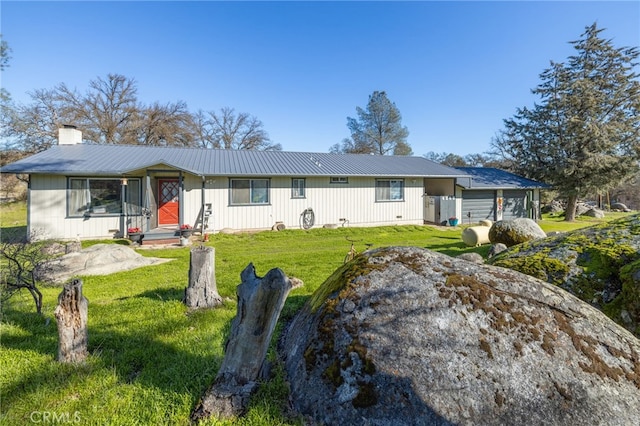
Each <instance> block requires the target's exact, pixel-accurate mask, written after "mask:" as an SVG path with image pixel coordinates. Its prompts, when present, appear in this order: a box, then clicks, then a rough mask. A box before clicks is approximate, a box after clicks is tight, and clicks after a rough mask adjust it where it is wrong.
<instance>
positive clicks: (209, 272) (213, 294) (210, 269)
mask: <svg viewBox="0 0 640 426" xmlns="http://www.w3.org/2000/svg"><path fill="white" fill-rule="evenodd" d="M184 302H185V304H186V305H187V306H188V307H190V308H211V307H215V306H219V305H221V304H222V297H220V295H219V294H218V288H217V286H216V267H215V250H214V248H213V247H205V246H199V247H195V248H192V249H191V258H190V263H189V286H188V287H187V288H186V290H185V292H184Z"/></svg>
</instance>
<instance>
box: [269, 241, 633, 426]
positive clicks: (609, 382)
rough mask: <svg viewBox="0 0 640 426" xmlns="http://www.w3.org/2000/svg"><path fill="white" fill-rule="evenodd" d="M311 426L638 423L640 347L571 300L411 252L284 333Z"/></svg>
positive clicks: (383, 257)
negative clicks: (317, 425) (313, 425)
mask: <svg viewBox="0 0 640 426" xmlns="http://www.w3.org/2000/svg"><path fill="white" fill-rule="evenodd" d="M278 351H279V354H280V356H281V357H282V359H283V363H284V368H285V371H286V378H287V381H288V382H289V385H290V390H291V392H290V401H291V404H292V407H293V408H294V409H295V410H296V411H297V412H298V413H300V414H302V415H303V416H304V418H305V423H308V424H326V425H356V424H357V425H393V426H397V425H523V424H528V425H538V424H544V425H563V426H564V425H569V424H570V425H589V426H590V425H594V424H619V425H623V424H636V422H637V420H638V419H639V418H640V340H638V339H637V338H635V337H634V336H633V335H632V334H631V333H629V332H628V331H626V330H625V329H624V328H622V327H620V326H619V325H617V324H615V323H614V322H613V321H611V320H610V319H609V318H607V317H606V316H605V315H604V314H602V312H600V311H598V310H597V309H594V308H593V307H591V306H589V305H588V304H586V303H584V302H582V301H581V300H579V299H578V298H576V297H574V296H572V295H571V294H569V293H568V292H566V291H564V290H562V289H560V288H558V287H556V286H553V285H551V284H548V283H546V282H544V281H541V280H538V279H536V278H533V277H530V276H527V275H525V274H521V273H519V272H515V271H511V270H507V269H503V268H497V267H493V266H487V265H480V264H475V263H472V262H468V261H465V260H462V259H458V258H451V257H449V256H446V255H443V254H440V253H434V252H431V251H429V250H425V249H420V248H415V247H390V248H381V249H378V250H372V251H368V252H366V253H364V254H362V255H360V256H359V257H357V258H356V259H354V260H353V261H352V262H350V263H348V264H346V265H344V266H342V267H341V268H340V269H338V270H337V271H336V272H335V273H334V274H333V275H332V276H331V277H330V278H329V279H328V280H327V281H326V282H325V283H324V284H323V285H322V286H321V287H320V288H319V289H318V290H317V291H316V292H315V293H314V295H313V296H312V297H311V299H310V300H309V301H308V302H307V304H306V305H305V306H304V307H303V308H302V310H301V311H300V312H299V313H298V314H297V315H296V317H295V318H294V319H293V320H292V321H291V323H290V324H288V326H287V327H286V329H285V330H284V331H283V333H282V337H281V341H280V344H279V347H278Z"/></svg>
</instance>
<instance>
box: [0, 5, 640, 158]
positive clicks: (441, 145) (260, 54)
mask: <svg viewBox="0 0 640 426" xmlns="http://www.w3.org/2000/svg"><path fill="white" fill-rule="evenodd" d="M0 7H1V9H0V12H1V26H2V28H1V30H2V34H3V38H4V40H6V41H7V42H8V43H9V46H10V47H11V49H12V50H13V51H12V54H11V56H12V59H11V61H10V66H9V68H8V69H6V70H5V71H4V72H3V75H2V87H4V88H5V89H7V90H8V91H9V92H10V93H11V95H12V97H13V99H14V100H15V101H17V102H23V103H24V102H29V96H28V92H29V91H33V90H35V89H51V88H53V87H54V86H56V85H57V84H59V83H62V82H64V83H66V84H67V85H68V86H69V87H75V88H77V89H78V90H79V91H81V92H84V91H86V90H87V88H88V83H89V81H90V80H94V79H96V78H97V77H102V78H104V77H106V76H107V74H109V73H118V74H122V75H125V76H127V77H129V78H133V79H135V80H136V82H137V87H138V97H139V100H140V101H141V102H143V103H152V102H155V101H159V102H162V103H165V102H176V101H179V100H181V101H184V102H186V103H187V105H188V108H189V110H190V111H192V112H195V111H197V110H204V111H212V110H213V111H219V110H220V108H222V107H231V108H234V109H235V110H236V111H238V112H247V113H249V114H251V115H254V116H256V117H258V118H259V119H260V120H261V121H262V122H263V124H264V128H265V130H266V131H267V132H268V133H269V136H270V138H271V139H272V141H274V142H277V143H280V144H281V145H282V147H283V149H284V150H288V151H313V152H326V151H328V149H329V147H330V146H331V145H333V144H335V143H339V142H340V141H341V140H342V139H343V138H345V137H348V136H349V131H348V129H347V126H346V122H347V117H348V116H350V117H356V107H357V106H360V107H365V106H366V104H367V101H368V97H369V95H370V94H371V93H372V92H373V91H375V90H381V91H382V90H384V91H386V92H387V96H388V97H389V99H390V100H391V101H392V102H394V103H395V104H396V106H397V107H398V108H399V110H400V112H401V114H402V122H403V124H404V125H405V126H407V127H408V129H409V138H408V142H409V144H410V145H411V147H412V148H413V152H414V154H415V155H424V154H426V153H427V152H429V151H435V152H452V153H456V154H459V155H465V154H470V153H481V152H485V151H487V150H488V149H489V147H490V142H491V139H492V137H494V135H495V134H496V133H497V132H498V131H499V130H500V129H501V128H502V120H503V119H505V118H509V117H511V116H513V114H514V113H515V112H516V108H518V107H523V106H530V105H532V104H533V102H534V100H535V98H534V97H533V96H532V95H531V89H532V88H534V87H535V86H536V85H537V84H538V83H540V79H539V75H540V73H541V72H542V71H543V70H544V69H545V68H547V67H548V66H549V64H550V61H551V60H553V61H556V62H561V61H564V60H565V59H566V58H567V57H568V56H569V55H571V54H573V52H574V49H573V48H572V46H571V45H570V44H569V43H568V42H569V41H571V40H577V39H578V38H580V36H581V34H582V33H583V32H584V29H585V27H586V26H588V25H591V24H592V23H593V22H597V23H598V26H599V27H600V28H605V29H606V31H605V32H604V33H603V34H602V36H603V37H606V38H609V39H612V40H613V43H614V45H615V46H616V47H622V46H638V45H640V2H638V1H624V2H615V1H606V2H604V1H603V2H597V1H590V2H578V1H571V2H553V1H542V2H515V1H502V2H457V1H449V2H431V1H425V2H293V1H291V2H217V1H199V2H168V1H167V2H151V1H114V2H91V1H72V2H53V1H50V2H31V1H18V2H14V1H5V0H3V1H2V3H1V5H0Z"/></svg>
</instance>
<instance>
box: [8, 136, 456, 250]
mask: <svg viewBox="0 0 640 426" xmlns="http://www.w3.org/2000/svg"><path fill="white" fill-rule="evenodd" d="M66 130H68V129H66ZM71 139H72V140H75V141H76V142H77V140H78V138H77V137H75V138H71ZM0 171H1V172H2V173H26V174H29V177H30V179H29V180H30V182H29V195H28V233H29V235H32V236H34V237H36V238H59V239H74V238H81V239H86V238H109V237H113V236H126V235H127V233H128V232H129V230H130V229H131V228H141V230H142V232H151V231H153V230H157V229H175V230H177V229H179V227H181V226H183V225H189V226H191V227H193V228H195V229H196V230H200V231H203V232H205V233H214V232H218V231H220V230H221V229H225V228H227V229H231V230H262V229H271V228H272V227H274V225H277V224H280V226H284V227H286V228H298V227H301V226H302V223H301V218H302V217H303V216H302V215H303V213H305V212H309V211H310V210H311V211H312V212H313V216H311V218H312V219H313V221H312V223H309V222H306V223H305V224H304V225H305V226H304V227H305V228H308V227H322V226H324V225H327V224H329V225H338V226H341V225H345V226H378V225H395V224H423V223H425V216H424V199H425V195H426V194H429V193H436V192H438V193H441V192H443V191H445V192H447V191H448V192H449V195H454V192H453V191H454V190H455V185H454V182H455V179H456V178H458V177H463V176H465V174H464V173H462V172H460V171H458V170H455V169H452V168H449V167H445V166H442V165H440V164H437V163H434V162H432V161H430V160H427V159H425V158H422V157H401V156H395V157H394V156H377V155H355V154H344V155H343V154H327V153H302V152H283V151H238V150H212V149H191V148H167V147H146V146H118V145H85V144H82V143H64V144H62V143H61V144H60V145H58V146H54V147H52V148H50V149H48V150H46V151H43V152H41V153H38V154H35V155H33V156H31V157H28V158H25V159H23V160H20V161H18V162H15V163H12V164H9V165H7V166H4V167H3V168H2V169H1V170H0ZM304 217H306V218H309V216H308V215H307V216H304ZM205 223H206V227H205Z"/></svg>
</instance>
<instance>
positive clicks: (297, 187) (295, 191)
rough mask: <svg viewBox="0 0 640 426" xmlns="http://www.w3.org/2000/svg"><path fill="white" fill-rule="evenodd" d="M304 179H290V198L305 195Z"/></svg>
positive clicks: (303, 196)
mask: <svg viewBox="0 0 640 426" xmlns="http://www.w3.org/2000/svg"><path fill="white" fill-rule="evenodd" d="M306 186H307V184H306V180H305V179H304V178H292V179H291V198H305V197H306Z"/></svg>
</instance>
